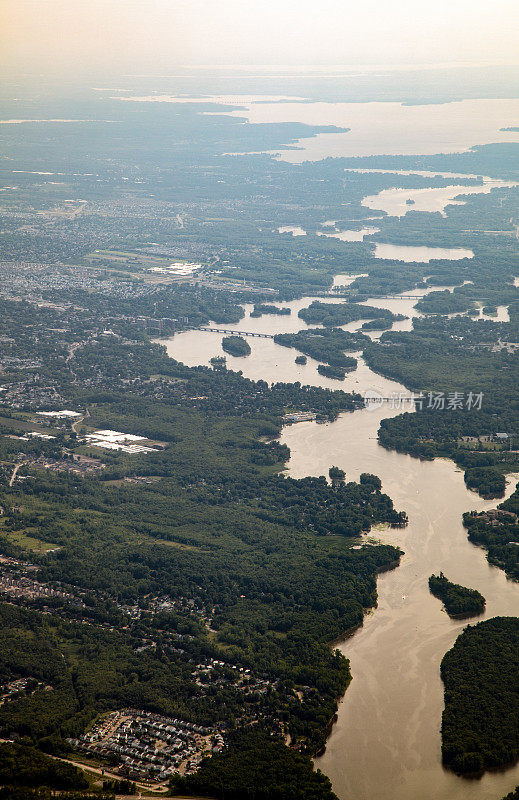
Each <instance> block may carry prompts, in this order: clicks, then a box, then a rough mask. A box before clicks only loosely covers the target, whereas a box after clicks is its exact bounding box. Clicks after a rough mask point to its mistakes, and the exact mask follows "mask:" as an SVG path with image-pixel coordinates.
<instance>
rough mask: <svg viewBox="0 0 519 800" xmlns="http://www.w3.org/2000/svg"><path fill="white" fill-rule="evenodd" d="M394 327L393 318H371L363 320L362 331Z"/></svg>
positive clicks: (383, 329)
mask: <svg viewBox="0 0 519 800" xmlns="http://www.w3.org/2000/svg"><path fill="white" fill-rule="evenodd" d="M392 327H393V320H391V319H371V320H369V321H368V322H363V323H362V325H361V326H360V329H361V331H388V330H389V329H390V328H392Z"/></svg>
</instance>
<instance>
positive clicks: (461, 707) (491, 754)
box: [441, 617, 519, 775]
mask: <svg viewBox="0 0 519 800" xmlns="http://www.w3.org/2000/svg"><path fill="white" fill-rule="evenodd" d="M518 675H519V619H518V618H517V617H494V618H493V619H489V620H485V621H484V622H479V623H478V624H477V625H469V626H468V627H467V628H465V630H464V631H463V633H462V634H461V635H460V636H458V638H457V639H456V642H455V643H454V646H453V648H452V649H451V650H449V652H448V653H446V655H445V656H444V658H443V660H442V663H441V676H442V680H443V683H444V691H445V709H444V712H443V717H442V757H443V762H444V764H445V765H446V766H448V767H449V768H450V769H452V770H454V772H456V773H458V774H461V775H466V774H479V773H481V772H482V771H483V770H486V769H493V768H495V767H501V766H504V765H507V764H512V763H514V762H515V761H516V760H517V758H518V756H519V694H518V688H519V687H518Z"/></svg>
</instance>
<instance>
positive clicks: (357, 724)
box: [163, 276, 519, 800]
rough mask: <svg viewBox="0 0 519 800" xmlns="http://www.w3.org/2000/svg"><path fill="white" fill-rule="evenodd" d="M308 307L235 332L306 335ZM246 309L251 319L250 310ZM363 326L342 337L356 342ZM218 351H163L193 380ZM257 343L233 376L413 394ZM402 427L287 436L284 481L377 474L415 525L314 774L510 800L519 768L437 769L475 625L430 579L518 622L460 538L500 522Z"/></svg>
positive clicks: (402, 535)
mask: <svg viewBox="0 0 519 800" xmlns="http://www.w3.org/2000/svg"><path fill="white" fill-rule="evenodd" d="M341 282H347V279H346V278H345V277H344V276H342V278H341V276H338V277H337V279H336V283H338V284H339V283H341ZM437 288H439V287H433V289H432V290H434V289H437ZM441 288H443V287H441ZM426 292H427V290H426V289H422V290H420V291H417V290H412V291H410V292H408V293H407V294H412V295H416V294H424V293H426ZM320 299H322V298H320ZM310 301H311V298H304V299H302V300H297V301H294V302H292V303H283V304H280V305H285V306H289V307H290V308H291V311H292V313H291V315H290V316H271V315H268V316H263V317H260V318H258V319H254V318H250V317H248V316H247V317H246V318H245V319H244V320H242V321H241V322H239V323H237V324H236V325H234V326H233V325H228V326H226V327H227V328H235V329H236V330H240V329H241V330H247V331H257V332H268V333H277V332H282V331H296V330H299V329H302V328H305V327H306V325H305V323H304V322H303V320H300V319H299V318H298V317H297V311H298V310H299V309H300V308H302V307H304V306H306V305H308V304H309V302H310ZM335 301H336V300H335ZM366 302H367V304H372V305H377V306H379V307H385V308H389V309H391V310H392V311H395V312H401V313H404V314H406V315H408V316H410V317H412V316H416V311H415V310H414V308H413V304H414V303H415V302H416V300H413V299H409V298H408V297H406V293H404V294H403V295H402V296H401V297H400V298H398V299H388V300H382V299H379V300H374V299H373V298H372V299H371V300H368V301H366ZM245 309H246V312H247V314H248V313H249V311H250V309H251V306H246V307H245ZM360 324H361V322H356V323H353V324H352V325H349V326H345V327H347V328H348V329H350V330H351V329H353V328H358V327H359V326H360ZM410 324H411V323H410V320H406V321H405V322H403V323H402V322H400V323H396V325H395V327H396V326H399V329H409V327H410ZM373 335H374V336H376V334H373ZM221 339H222V336H221V335H220V334H215V333H205V332H201V331H189V332H185V333H181V334H178V335H176V336H175V337H173V338H172V339H170V340H168V341H167V342H163V343H165V344H166V347H167V350H168V353H169V354H170V355H171V356H173V357H174V358H177V359H179V360H180V361H183V362H184V363H186V364H189V365H191V366H194V365H196V364H207V363H208V360H209V358H210V357H211V356H213V355H221V354H222V351H221ZM249 343H250V345H251V348H252V353H251V355H250V356H249V357H247V358H233V357H232V356H227V362H228V366H229V367H230V368H231V369H241V370H242V371H243V374H244V375H246V376H247V377H250V378H254V379H259V378H262V379H264V380H267V381H278V380H284V381H295V380H300V381H301V382H302V383H311V384H315V385H320V386H328V387H331V388H344V389H346V390H354V391H358V392H361V393H364V392H366V391H368V390H375V391H378V392H379V393H380V394H382V395H383V396H389V395H391V394H393V393H395V394H399V393H403V394H404V395H408V394H409V393H408V391H406V389H405V387H404V386H402V385H400V384H398V383H396V382H394V381H390V380H387V379H385V378H383V377H381V376H380V375H377V374H375V373H374V372H372V371H371V370H370V369H369V368H368V367H367V365H366V364H365V363H364V361H363V359H362V358H359V362H358V367H357V369H356V370H355V371H354V372H352V373H349V374H348V375H347V376H346V379H345V381H343V382H337V381H332V380H329V379H327V378H324V377H322V376H320V375H319V374H318V373H317V370H316V365H317V362H315V361H313V359H310V358H309V359H308V363H307V364H306V365H304V366H297V365H296V364H295V363H294V358H295V356H296V351H295V350H293V349H288V348H283V347H280V346H279V345H276V344H275V343H274V342H273V341H272V340H270V339H253V338H252V339H249ZM406 410H408V409H407V408H406ZM399 413H401V409H399V408H392V407H391V406H390V405H389V404H384V405H383V406H381V407H378V408H375V409H373V408H372V410H368V409H363V410H359V411H356V412H354V413H353V414H352V413H346V414H342V415H340V416H339V418H338V419H337V420H336V421H335V422H333V423H328V424H324V425H323V424H321V425H319V424H317V423H314V422H303V423H299V424H296V425H292V426H289V427H285V428H284V429H283V432H282V435H281V441H282V442H283V443H285V444H287V445H288V446H289V447H290V452H291V457H290V462H289V464H288V472H289V474H290V475H292V476H293V477H296V478H299V477H303V476H305V475H326V474H327V472H328V469H329V467H330V466H331V465H332V464H335V465H337V466H339V467H341V468H343V469H344V470H345V471H346V474H347V478H348V479H358V477H359V475H360V473H361V472H373V473H375V474H377V475H379V476H380V478H381V479H382V483H383V489H384V491H386V492H387V493H388V494H389V495H390V496H391V497H392V499H393V501H394V503H395V507H396V508H397V509H402V510H405V511H407V513H408V515H409V526H408V527H407V528H405V529H391V528H387V529H384V530H377V531H374V532H373V533H372V536H374V537H376V538H377V539H379V540H381V541H383V542H388V543H390V544H395V545H399V546H400V547H401V548H402V549H403V550H404V551H405V555H404V557H403V558H402V562H401V565H400V566H399V567H398V568H397V569H395V570H392V571H391V572H386V573H383V574H382V575H380V577H379V580H378V594H379V602H378V607H377V608H376V609H375V610H373V611H371V612H370V613H368V614H367V616H366V619H365V622H364V626H363V628H361V629H360V630H358V631H357V632H356V633H355V634H354V635H353V636H351V637H349V638H347V639H345V641H344V642H343V643H341V644H340V645H338V647H339V649H340V650H341V652H343V653H344V655H345V656H346V657H347V658H349V659H350V663H351V671H352V674H353V680H352V683H351V685H350V687H349V688H348V690H347V692H346V694H345V696H344V698H343V699H342V700H341V702H340V705H339V712H338V721H337V723H336V724H335V725H334V726H333V729H332V732H331V735H330V737H329V740H328V744H327V748H326V752H325V753H324V755H323V756H321V757H320V758H318V759H317V760H316V765H317V766H318V767H319V768H320V769H321V770H322V771H323V772H324V773H326V774H327V775H328V776H329V777H330V779H331V781H332V784H333V788H334V790H335V792H336V793H337V795H338V797H339V798H340V800H462V799H464V798H467V797H471V798H474V799H475V800H500V798H501V797H502V796H503V795H505V794H506V793H507V792H509V791H511V789H513V788H514V787H515V786H516V785H517V784H519V765H517V766H515V767H513V768H510V769H508V770H505V771H502V772H494V773H486V774H485V776H484V777H483V778H481V779H478V780H469V779H466V778H458V777H456V776H455V775H454V774H453V773H451V772H449V771H447V770H445V769H443V767H442V764H441V758H440V745H441V740H440V722H441V713H442V710H443V686H442V682H441V679H440V674H439V666H440V662H441V659H442V657H443V655H444V653H445V652H446V651H447V650H449V648H450V647H451V646H452V645H453V643H454V641H455V639H456V637H457V636H458V634H459V633H460V632H461V631H462V630H463V627H464V626H465V625H466V624H467V623H466V621H456V620H451V619H450V618H449V617H448V616H447V614H446V613H445V612H444V611H443V610H442V605H441V603H440V601H439V600H437V599H436V598H434V597H433V596H432V595H431V594H430V592H429V590H428V586H427V579H428V577H429V575H431V573H433V572H435V573H438V572H439V571H440V570H441V571H443V572H444V573H445V574H446V575H447V577H448V578H449V579H451V580H453V581H455V582H459V583H461V584H464V585H465V586H469V587H471V588H474V589H478V590H479V591H480V592H481V593H482V594H483V595H484V596H485V597H486V599H487V607H486V612H485V614H484V615H483V616H481V617H479V618H478V619H485V618H488V617H493V616H496V615H498V614H501V615H516V614H517V613H518V610H519V586H518V585H517V584H514V583H512V582H511V581H509V580H507V578H506V576H505V574H504V573H503V572H502V571H501V570H499V569H497V568H496V567H492V566H490V565H489V564H488V562H487V560H486V558H485V553H484V551H483V550H482V549H480V548H477V547H474V546H473V545H471V544H470V542H469V541H468V539H467V535H466V531H465V530H464V528H463V526H462V524H461V515H462V513H463V512H464V511H467V510H470V509H476V510H478V511H479V510H483V509H486V508H492V507H494V506H495V503H494V502H488V501H484V500H482V499H481V498H479V497H478V495H475V494H474V493H472V492H469V491H468V490H467V489H466V487H465V484H464V481H463V474H462V473H461V472H460V471H459V470H458V469H457V468H456V466H455V465H454V464H453V463H452V462H451V461H449V460H446V459H436V460H434V461H419V460H418V459H416V458H413V457H411V456H407V455H402V454H399V453H395V452H390V451H388V450H385V449H384V448H383V447H381V446H380V445H379V444H378V441H377V431H378V428H379V425H380V420H381V419H383V418H387V417H389V416H394V415H396V414H399ZM445 413H448V412H447V411H446V412H445ZM467 413H470V412H467ZM515 477H517V476H515ZM514 485H515V479H514V480H510V481H509V485H508V487H507V493H508V494H510V493H511V492H512V491H513V488H514Z"/></svg>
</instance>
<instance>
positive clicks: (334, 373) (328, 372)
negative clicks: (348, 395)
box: [317, 359, 357, 381]
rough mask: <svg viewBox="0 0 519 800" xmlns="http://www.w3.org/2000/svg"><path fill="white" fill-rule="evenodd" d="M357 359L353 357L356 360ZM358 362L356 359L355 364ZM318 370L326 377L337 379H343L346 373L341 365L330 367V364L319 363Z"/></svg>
mask: <svg viewBox="0 0 519 800" xmlns="http://www.w3.org/2000/svg"><path fill="white" fill-rule="evenodd" d="M354 360H355V359H352V361H354ZM356 364H357V362H356V361H355V365H356ZM317 372H318V373H319V375H322V376H323V377H324V378H333V379H334V380H335V381H343V380H344V378H345V375H346V370H344V369H341V367H330V366H329V365H328V364H319V365H318V366H317Z"/></svg>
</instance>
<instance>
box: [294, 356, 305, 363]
mask: <svg viewBox="0 0 519 800" xmlns="http://www.w3.org/2000/svg"><path fill="white" fill-rule="evenodd" d="M307 361H308V359H307V357H306V356H296V357H295V362H296V364H306V362H307Z"/></svg>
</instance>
